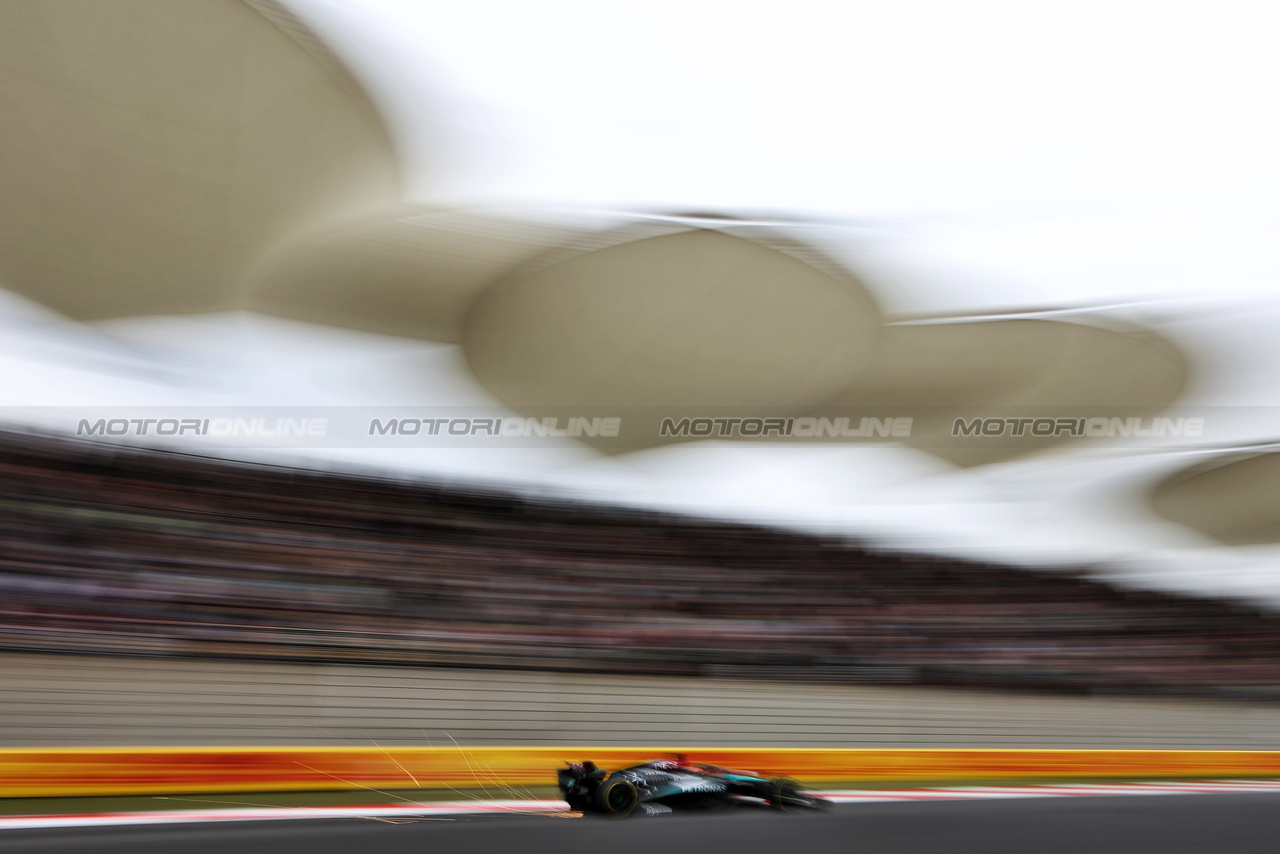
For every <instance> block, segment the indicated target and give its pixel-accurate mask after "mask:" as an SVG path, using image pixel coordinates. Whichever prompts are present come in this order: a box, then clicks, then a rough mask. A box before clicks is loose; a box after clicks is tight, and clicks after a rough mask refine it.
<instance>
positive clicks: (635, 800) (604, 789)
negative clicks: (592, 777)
mask: <svg viewBox="0 0 1280 854" xmlns="http://www.w3.org/2000/svg"><path fill="white" fill-rule="evenodd" d="M597 797H598V798H599V799H600V809H602V810H603V811H604V812H606V813H608V814H609V815H611V816H613V817H614V818H626V817H627V816H629V815H631V813H632V812H634V811H635V808H636V806H637V805H638V804H639V803H640V793H639V792H637V791H636V787H635V784H633V783H632V782H631V781H630V780H624V779H622V778H621V777H619V778H617V779H614V780H608V781H606V782H605V783H604V784H602V785H601V786H600V788H599V789H598V790H597Z"/></svg>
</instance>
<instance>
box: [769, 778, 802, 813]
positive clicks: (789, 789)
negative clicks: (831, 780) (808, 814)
mask: <svg viewBox="0 0 1280 854" xmlns="http://www.w3.org/2000/svg"><path fill="white" fill-rule="evenodd" d="M810 805H811V801H810V800H809V798H808V797H807V796H806V795H805V794H804V793H803V792H801V791H800V784H799V783H797V782H796V781H795V780H792V779H791V778H790V777H776V778H774V779H773V780H772V781H770V783H769V806H771V807H773V808H774V809H775V810H781V811H783V812H790V811H792V810H797V809H803V808H805V807H808V806H810Z"/></svg>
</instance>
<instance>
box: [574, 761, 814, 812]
mask: <svg viewBox="0 0 1280 854" xmlns="http://www.w3.org/2000/svg"><path fill="white" fill-rule="evenodd" d="M566 765H567V766H568V767H567V768H561V769H559V771H557V777H558V780H559V783H560V793H561V795H562V796H563V797H564V800H565V803H567V804H568V805H569V807H570V809H575V810H581V811H583V812H592V813H602V814H604V815H609V816H614V817H615V818H625V817H626V816H629V815H631V814H633V813H639V814H647V815H655V814H658V813H666V812H672V811H674V810H677V809H685V808H706V807H714V806H717V805H732V804H734V803H755V804H761V805H763V804H767V805H768V806H770V807H772V808H774V809H776V810H782V811H792V810H801V809H814V808H817V807H820V806H822V804H823V801H822V799H821V798H818V797H816V796H814V795H810V794H807V793H805V792H804V791H802V790H801V788H800V784H799V783H797V782H796V781H795V780H792V779H790V778H788V777H766V776H762V775H760V774H756V773H754V772H752V771H732V770H730V769H728V768H721V767H719V766H717V765H701V764H698V763H694V762H690V761H688V760H687V759H686V758H685V757H684V756H678V757H677V758H675V759H655V760H653V761H652V762H646V763H644V764H642V765H634V766H632V767H630V768H623V769H621V770H618V771H614V772H612V773H609V772H608V771H605V770H604V769H603V768H598V767H597V766H596V765H595V763H594V762H569V763H566Z"/></svg>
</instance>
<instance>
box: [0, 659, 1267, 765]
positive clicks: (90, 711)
mask: <svg viewBox="0 0 1280 854" xmlns="http://www.w3.org/2000/svg"><path fill="white" fill-rule="evenodd" d="M451 739H452V741H451ZM453 741H456V742H457V743H458V744H462V745H471V746H476V745H522V746H539V745H547V746H555V745H599V744H608V745H616V746H620V747H629V746H636V747H642V746H652V745H672V746H677V747H679V746H684V747H698V748H712V747H720V748H728V747H733V748H745V747H770V748H780V747H786V748H823V749H827V748H866V747H899V748H921V747H947V748H1035V749H1049V748H1078V749H1106V748H1124V749H1178V750H1183V749H1195V750H1207V749H1220V750H1278V749H1280V705H1275V704H1269V703H1260V702H1239V703H1233V702H1227V701H1220V700H1213V701H1209V700H1203V701H1200V700H1170V699H1141V698H1136V699H1135V698H1097V697H1068V696H1043V695H1042V696H1034V695H1022V694H1004V693H999V692H984V691H962V690H938V689H922V688H911V687H885V686H859V685H848V686H838V685H806V684H799V683H762V682H745V681H729V680H725V681H721V680H698V679H665V678H657V677H654V678H643V677H611V676H594V675H583V674H561V673H540V672H530V671H523V672H522V671H510V672H504V671H468V670H451V669H432V668H407V667H401V668H396V667H360V666H346V665H315V664H277V663H261V662H236V661H212V660H176V659H163V658H156V659H145V658H121V657H113V656H81V655H37V654H19V653H5V654H0V747H59V746H96V747H106V746H129V745H135V746H164V745H209V746H216V745H237V746H245V745H249V746H252V745H265V746H277V747H279V746H290V745H293V746H352V747H360V746H365V747H367V746H370V745H372V744H373V743H375V742H376V743H377V744H378V745H382V746H384V747H385V746H388V745H405V746H421V747H427V746H436V747H439V746H441V745H450V744H452V743H453Z"/></svg>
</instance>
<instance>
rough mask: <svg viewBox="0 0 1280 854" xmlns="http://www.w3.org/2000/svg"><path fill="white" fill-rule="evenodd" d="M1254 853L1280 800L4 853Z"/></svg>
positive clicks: (1227, 798)
mask: <svg viewBox="0 0 1280 854" xmlns="http://www.w3.org/2000/svg"><path fill="white" fill-rule="evenodd" d="M72 851H74V852H77V854H214V853H215V852H216V853H217V854H228V852H230V854H290V852H299V854H302V853H303V852H305V854H339V852H341V854H348V852H360V853H361V854H364V852H369V854H401V852H404V854H408V852H413V854H423V852H494V854H497V852H501V854H510V852H530V853H531V854H542V852H547V853H548V854H550V853H551V852H555V854H565V852H574V851H606V852H610V854H631V852H636V854H640V852H644V854H655V852H657V853H658V854H668V853H670V854H674V853H675V852H680V851H701V852H720V851H733V852H735V854H737V853H738V852H743V854H754V853H755V852H761V854H762V853H763V852H802V853H803V854H825V852H833V854H834V852H838V854H851V852H876V854H895V852H901V854H1066V852H1072V854H1076V853H1077V852H1079V854H1183V852H1197V854H1199V852H1224V854H1250V852H1267V854H1275V852H1277V851H1280V794H1275V793H1258V794H1239V795H1235V794H1231V795H1228V794H1214V795H1180V796H1176V797H1132V796H1130V797H1114V798H1113V797H1097V798H1078V799H1077V798H1044V799H1038V798H1032V799H1019V800H989V801H948V802H924V803H868V804H852V805H842V806H835V807H831V808H829V809H827V810H825V811H823V812H818V813H802V814H777V813H774V812H772V811H770V810H768V809H750V810H734V811H732V812H728V813H714V814H700V813H693V814H683V815H671V816H656V817H651V818H632V819H625V820H615V819H608V818H600V817H595V818H556V817H551V816H533V815H520V816H515V815H503V816H460V817H457V818H455V819H453V820H430V821H415V822H412V823H405V824H392V823H386V822H381V821H373V820H368V819H339V820H325V821H297V822H293V821H287V822H286V821H279V822H234V823H224V824H190V825H160V826H141V827H138V826H134V827H112V828H101V827H99V828H71V829H68V828H59V829H46V830H20V831H7V832H5V833H3V834H0V854H10V853H11V852H13V853H14V854H16V852H72Z"/></svg>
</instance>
